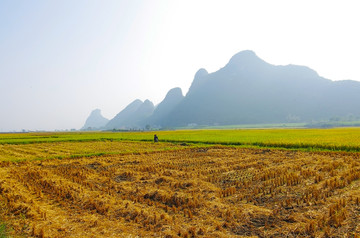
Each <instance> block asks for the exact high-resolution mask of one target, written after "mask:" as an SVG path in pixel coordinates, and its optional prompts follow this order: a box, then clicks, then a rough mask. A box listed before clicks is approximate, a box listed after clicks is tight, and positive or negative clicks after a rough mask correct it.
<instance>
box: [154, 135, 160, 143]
mask: <svg viewBox="0 0 360 238" xmlns="http://www.w3.org/2000/svg"><path fill="white" fill-rule="evenodd" d="M154 142H159V138H158V136H157V135H156V134H155V135H154Z"/></svg>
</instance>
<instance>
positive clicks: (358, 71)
mask: <svg viewBox="0 0 360 238" xmlns="http://www.w3.org/2000/svg"><path fill="white" fill-rule="evenodd" d="M359 22H360V14H358V2H357V1H356V0H342V1H340V0H338V1H333V0H326V1H325V0H324V1H323V0H299V1H298V0H271V1H269V0H248V1H246V0H233V1H232V0H213V1H212V0H105V1H103V0H76V1H73V0H61V1H60V0H52V1H48V0H33V1H28V0H0V113H1V114H0V132H6V131H21V130H22V129H25V130H65V129H73V128H74V129H80V128H81V127H82V126H83V125H84V123H85V120H86V118H87V117H88V116H89V114H90V113H91V111H92V110H94V109H97V108H99V109H101V111H102V115H103V116H105V117H106V118H108V119H112V118H113V117H114V116H115V115H116V114H117V113H119V112H120V111H121V110H122V109H124V108H125V107H126V106H127V105H128V104H129V103H131V102H132V101H134V100H135V99H140V100H143V101H144V100H146V99H149V100H151V101H152V102H153V103H154V104H155V105H156V104H158V103H160V102H161V101H162V100H163V99H164V97H165V95H166V93H167V92H168V91H169V90H170V89H172V88H174V87H180V88H181V89H182V91H183V94H186V92H187V91H188V89H189V87H190V85H191V82H192V80H193V78H194V75H195V73H196V71H197V70H198V69H200V68H205V69H206V70H207V71H208V72H210V73H211V72H215V71H217V70H218V69H220V68H222V67H224V66H225V64H226V63H227V62H228V61H229V60H230V58H231V57H232V56H233V55H234V54H236V53H238V52H240V51H242V50H252V51H254V52H255V53H256V54H257V55H258V56H259V57H260V58H262V59H263V60H265V61H266V62H268V63H270V64H274V65H288V64H296V65H304V66H308V67H310V68H312V69H314V70H315V71H316V72H317V73H318V74H319V75H320V76H322V77H325V78H327V79H331V80H344V79H351V80H356V81H360V67H359V65H358V62H360V60H359V56H360V44H359V42H360V33H359V31H358V23H359Z"/></svg>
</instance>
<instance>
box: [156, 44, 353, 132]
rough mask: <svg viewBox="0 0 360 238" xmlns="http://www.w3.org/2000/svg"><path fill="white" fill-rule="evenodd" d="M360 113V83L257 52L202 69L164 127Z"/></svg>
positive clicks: (283, 120)
mask: <svg viewBox="0 0 360 238" xmlns="http://www.w3.org/2000/svg"><path fill="white" fill-rule="evenodd" d="M349 114H353V115H357V116H359V115H360V83H359V82H355V81H349V80H346V81H340V82H339V81H338V82H333V81H331V80H328V79H325V78H323V77H320V76H319V75H318V74H317V73H316V72H315V71H314V70H312V69H310V68H308V67H304V66H297V65H287V66H275V65H271V64H269V63H267V62H265V61H264V60H262V59H260V58H259V57H258V56H257V55H256V54H255V53H254V52H252V51H242V52H239V53H238V54H236V55H234V56H233V57H232V58H231V59H230V61H229V62H228V64H226V65H225V66H224V67H223V68H221V69H220V70H218V71H216V72H214V73H210V74H209V73H208V72H207V71H206V70H205V69H200V70H199V71H198V72H197V73H196V74H195V77H194V80H193V83H192V85H191V87H190V89H189V92H188V93H187V95H186V96H185V98H184V99H183V100H182V101H181V102H180V103H179V104H178V105H177V106H176V107H175V108H174V109H173V110H172V111H171V113H170V114H169V115H168V116H167V118H165V119H164V120H163V121H164V122H166V124H164V125H163V126H186V125H188V124H197V125H227V124H248V123H251V124H255V123H284V122H306V121H311V120H322V119H329V118H330V117H334V116H346V115H349Z"/></svg>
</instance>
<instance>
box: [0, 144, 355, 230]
mask: <svg viewBox="0 0 360 238" xmlns="http://www.w3.org/2000/svg"><path fill="white" fill-rule="evenodd" d="M119 146H120V145H119ZM359 157H360V156H359V154H356V153H341V152H296V151H283V150H269V149H244V148H228V147H219V146H217V147H208V148H178V149H177V150H176V151H166V152H165V151H157V152H156V151H155V152H151V153H148V152H146V151H144V152H139V153H135V154H134V153H133V154H115V155H102V156H94V157H84V158H73V159H71V158H68V159H62V160H56V159H55V160H54V159H51V160H42V161H31V162H21V163H12V162H2V163H1V166H0V178H1V179H0V217H1V218H2V219H3V220H4V222H6V224H8V225H9V226H11V227H12V231H11V230H10V231H9V232H10V233H11V234H10V235H24V236H26V237H136V236H140V237H154V236H155V237H233V236H239V237H250V236H255V237H256V236H258V237H304V236H309V237H311V236H313V237H326V236H333V237H345V236H348V237H354V236H356V235H359V234H360V224H359V222H358V221H359V219H360V217H359V211H360V181H359V178H360V158H359Z"/></svg>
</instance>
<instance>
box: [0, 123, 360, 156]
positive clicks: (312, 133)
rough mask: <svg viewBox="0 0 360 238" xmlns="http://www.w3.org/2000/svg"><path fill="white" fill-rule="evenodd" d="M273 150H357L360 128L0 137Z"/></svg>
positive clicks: (3, 138) (2, 139) (6, 137)
mask: <svg viewBox="0 0 360 238" xmlns="http://www.w3.org/2000/svg"><path fill="white" fill-rule="evenodd" d="M154 134H157V135H158V136H159V139H160V142H172V143H177V142H179V143H197V144H198V143H200V144H222V145H237V146H239V145H242V146H259V147H275V148H287V149H305V150H333V151H360V128H334V129H237V130H230V129H229V130H215V129H214V130H176V131H156V132H154V131H150V132H71V133H70V132H69V133H19V134H0V145H4V144H14V145H17V144H33V143H49V142H92V141H149V142H150V141H152V140H153V135H154Z"/></svg>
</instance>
